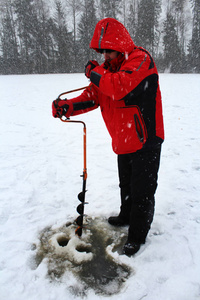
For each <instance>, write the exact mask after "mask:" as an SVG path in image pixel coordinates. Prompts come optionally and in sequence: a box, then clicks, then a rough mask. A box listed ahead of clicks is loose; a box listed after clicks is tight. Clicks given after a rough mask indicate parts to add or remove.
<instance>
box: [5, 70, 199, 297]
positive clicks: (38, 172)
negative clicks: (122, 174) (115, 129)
mask: <svg viewBox="0 0 200 300" xmlns="http://www.w3.org/2000/svg"><path fill="white" fill-rule="evenodd" d="M87 84H88V80H87V79H86V78H85V76H84V75H83V74H61V75H59V74H57V75H23V76H14V75H13V76H0V103H1V117H0V126H1V131H0V166H1V167H0V168H1V172H0V228H1V231H0V243H1V247H0V299H1V300H16V299H20V300H27V299H29V300H34V299H42V300H56V299H58V298H59V299H60V300H64V299H80V298H82V297H84V298H85V299H88V300H95V299H104V298H105V299H106V298H109V299H116V297H117V299H119V300H130V299H132V300H139V299H147V300H160V299H165V300H188V299H190V300H196V299H200V252H199V249H200V238H199V236H200V188H199V182H200V130H199V129H200V117H199V115H200V101H199V94H200V75H192V74H190V75H188V74H161V75H160V84H161V91H162V98H163V113H164V121H165V135H166V140H165V142H164V144H163V149H162V158H161V166H160V172H159V185H158V189H157V193H156V212H155V216H154V222H153V224H152V228H151V230H150V233H149V235H148V238H147V242H146V244H145V245H144V246H142V247H141V250H140V251H139V252H138V253H137V254H136V255H135V256H134V257H131V258H129V257H126V256H122V255H119V254H118V253H117V252H114V253H113V252H112V247H111V246H110V247H108V248H107V251H108V253H110V254H111V255H113V257H114V259H115V261H117V262H119V263H120V264H125V265H128V266H129V267H130V268H131V269H132V270H133V272H132V273H131V275H130V276H129V278H128V279H127V280H126V281H125V283H124V285H123V286H122V288H121V290H120V292H119V293H118V294H117V296H116V294H113V295H107V296H106V295H99V294H97V293H95V290H93V289H89V290H88V291H86V293H83V294H81V288H79V293H78V294H77V295H75V294H74V293H72V290H74V289H75V287H77V289H78V287H79V285H80V282H79V281H78V279H77V277H76V276H74V275H73V274H72V273H71V272H67V271H65V272H64V274H63V275H62V276H61V277H60V278H55V280H53V279H52V278H51V279H50V278H49V276H48V272H49V270H48V259H47V257H43V259H41V260H40V259H39V257H38V261H37V262H38V263H36V260H35V259H34V258H35V257H36V252H37V249H38V247H39V246H40V243H41V240H40V239H41V234H42V232H44V231H45V230H47V229H49V230H52V232H54V233H56V237H55V236H52V240H51V243H52V244H54V245H55V243H56V242H55V238H58V237H59V236H61V237H62V235H63V234H65V233H63V232H62V230H61V231H60V232H59V230H60V229H61V228H63V226H64V224H65V223H66V222H68V221H69V222H70V221H73V220H74V219H75V218H76V217H77V212H76V206H77V204H78V203H77V202H78V200H77V194H78V193H79V192H80V191H81V188H82V179H81V178H80V174H82V169H83V162H82V160H83V158H82V135H83V133H82V127H81V125H80V124H65V123H62V122H60V120H58V119H54V118H53V117H52V115H51V102H52V100H54V99H55V98H56V97H57V96H58V95H59V94H60V93H61V92H64V91H67V90H71V89H73V88H77V87H81V86H85V85H87ZM71 96H74V95H71ZM74 119H76V120H77V119H80V120H82V121H85V122H86V125H87V167H88V179H87V190H88V192H87V194H86V201H87V202H89V204H88V205H87V206H86V207H85V213H86V214H87V215H88V216H90V217H91V218H94V219H95V218H98V217H100V218H107V217H108V216H110V215H113V214H117V213H118V210H119V205H120V198H119V187H118V176H117V162H116V155H115V154H114V153H113V151H112V149H111V142H110V137H109V135H108V133H107V131H106V128H105V125H104V123H103V120H102V118H101V114H100V111H99V109H97V110H95V111H93V112H90V113H88V114H85V115H81V116H77V117H76V118H74ZM105 234H106V233H105ZM113 236H117V235H116V232H115V231H114V230H113ZM72 240H73V242H71V243H72V244H74V243H75V244H76V241H75V240H74V239H72ZM68 247H69V248H70V246H69V245H68ZM62 250H63V251H64V249H62ZM85 254H89V256H90V253H84V254H83V255H85ZM90 258H91V257H90ZM34 264H35V265H34ZM72 288H74V289H72ZM111 289H112V287H111Z"/></svg>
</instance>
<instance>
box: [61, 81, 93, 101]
mask: <svg viewBox="0 0 200 300" xmlns="http://www.w3.org/2000/svg"><path fill="white" fill-rule="evenodd" d="M91 86H92V85H91V84H90V85H87V86H83V87H81V88H78V89H75V90H71V91H67V92H64V93H61V94H60V95H59V96H58V98H57V99H60V97H62V96H63V95H66V94H70V93H74V92H78V91H81V90H84V89H87V88H88V87H91ZM60 100H61V99H60Z"/></svg>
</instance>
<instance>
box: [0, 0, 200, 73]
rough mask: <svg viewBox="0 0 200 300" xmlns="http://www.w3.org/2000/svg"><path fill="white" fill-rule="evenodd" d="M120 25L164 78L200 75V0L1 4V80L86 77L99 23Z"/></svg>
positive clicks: (11, 0)
mask: <svg viewBox="0 0 200 300" xmlns="http://www.w3.org/2000/svg"><path fill="white" fill-rule="evenodd" d="M105 17H113V18H116V19H118V20H119V21H121V22H122V23H123V24H124V25H125V26H126V28H127V29H128V31H129V33H130V35H131V37H132V38H133V41H134V43H135V44H136V45H137V46H141V47H144V48H145V49H147V50H148V51H149V52H150V53H151V54H152V56H153V57H154V59H155V61H156V64H157V67H158V70H159V72H169V73H170V72H171V73H200V0H175V1H173V0H96V1H94V0H62V1H61V0H51V1H50V0H0V74H46V73H77V72H80V73H82V72H83V71H84V66H85V64H86V63H87V61H88V60H89V59H97V60H98V61H100V60H101V56H100V54H97V53H96V52H95V51H94V50H91V49H89V43H90V41H91V38H92V35H93V32H94V28H95V25H96V23H97V22H98V21H99V20H100V19H102V18H105Z"/></svg>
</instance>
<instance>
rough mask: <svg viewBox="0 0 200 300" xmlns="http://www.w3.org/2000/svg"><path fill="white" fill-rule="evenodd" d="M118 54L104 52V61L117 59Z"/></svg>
mask: <svg viewBox="0 0 200 300" xmlns="http://www.w3.org/2000/svg"><path fill="white" fill-rule="evenodd" d="M118 53H119V52H117V51H112V52H109V53H107V52H104V53H103V55H104V58H105V60H107V61H111V60H112V59H115V58H117V56H118Z"/></svg>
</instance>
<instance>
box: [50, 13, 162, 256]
mask: <svg viewBox="0 0 200 300" xmlns="http://www.w3.org/2000/svg"><path fill="white" fill-rule="evenodd" d="M90 48H92V49H94V50H96V51H97V52H99V53H103V55H104V58H105V62H104V63H103V64H102V65H101V66H99V64H98V63H97V62H96V61H89V62H88V63H87V65H86V68H85V75H86V76H87V77H88V78H90V81H91V84H90V86H89V88H87V89H86V90H85V91H84V92H83V93H82V94H81V95H80V96H78V97H76V98H73V99H70V100H55V101H54V102H53V116H54V117H60V116H62V115H65V116H66V117H69V116H75V115H78V114H81V113H85V112H88V111H91V110H93V109H95V108H97V107H98V106H100V109H101V113H102V116H103V119H104V121H105V124H106V126H107V129H108V131H109V133H110V136H111V138H112V147H113V151H114V152H115V153H116V154H117V155H118V172H119V182H120V191H121V208H120V213H119V215H118V216H114V217H110V218H109V219H108V222H109V223H110V224H111V225H114V226H123V225H129V230H128V238H127V242H126V243H125V245H124V247H123V252H124V253H125V254H126V255H133V254H135V253H136V252H137V251H138V250H139V249H140V246H141V244H144V243H145V240H146V236H147V234H148V231H149V229H150V226H151V223H152V221H153V215H154V205H155V199H154V195H155V191H156V188H157V174H158V169H159V163H160V151H161V144H162V142H163V140H164V128H163V116H162V104H161V93H160V88H159V82H158V72H157V69H156V65H155V63H154V60H153V59H152V57H151V56H150V54H149V53H148V52H147V51H146V50H145V49H143V48H141V47H137V46H135V44H134V42H133V40H132V39H131V37H130V35H129V33H128V31H127V30H126V28H125V27H124V26H123V24H121V23H120V22H118V21H117V20H115V19H113V18H105V19H103V20H101V21H99V22H98V23H97V25H96V28H95V31H94V35H93V38H92V40H91V43H90Z"/></svg>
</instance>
